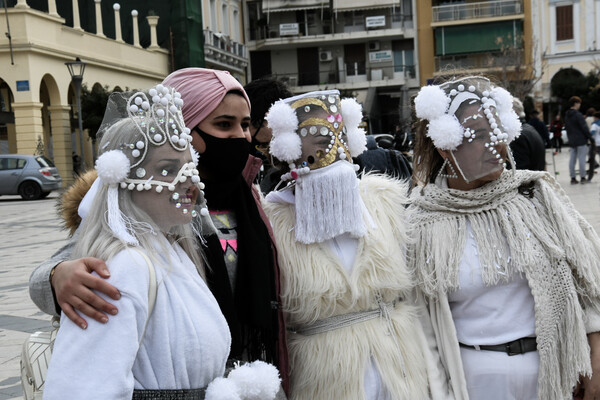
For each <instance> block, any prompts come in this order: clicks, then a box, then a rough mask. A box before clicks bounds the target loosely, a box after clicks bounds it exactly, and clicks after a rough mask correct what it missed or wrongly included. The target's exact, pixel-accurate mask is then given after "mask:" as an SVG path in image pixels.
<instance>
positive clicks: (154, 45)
mask: <svg viewBox="0 0 600 400" xmlns="http://www.w3.org/2000/svg"><path fill="white" fill-rule="evenodd" d="M146 21H148V25H150V47H148V49H151V50H154V49H159V48H160V47H159V46H158V40H157V39H156V25H158V16H156V15H148V16H147V17H146Z"/></svg>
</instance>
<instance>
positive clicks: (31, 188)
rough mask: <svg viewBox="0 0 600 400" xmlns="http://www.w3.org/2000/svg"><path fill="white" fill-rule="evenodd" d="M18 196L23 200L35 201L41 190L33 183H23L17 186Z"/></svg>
mask: <svg viewBox="0 0 600 400" xmlns="http://www.w3.org/2000/svg"><path fill="white" fill-rule="evenodd" d="M19 195H21V197H22V198H23V199H24V200H37V199H39V198H40V196H41V195H42V188H41V187H40V185H38V184H37V183H35V182H31V181H28V182H23V183H21V186H19Z"/></svg>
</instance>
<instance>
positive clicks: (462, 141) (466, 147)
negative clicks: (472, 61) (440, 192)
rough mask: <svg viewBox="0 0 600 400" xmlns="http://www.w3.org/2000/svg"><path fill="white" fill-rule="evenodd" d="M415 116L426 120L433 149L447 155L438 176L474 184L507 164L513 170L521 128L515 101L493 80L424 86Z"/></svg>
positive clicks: (474, 79)
mask: <svg viewBox="0 0 600 400" xmlns="http://www.w3.org/2000/svg"><path fill="white" fill-rule="evenodd" d="M415 111H416V114H417V117H419V118H422V119H426V120H428V122H429V123H428V125H427V133H426V135H427V136H428V137H429V138H431V140H432V141H433V144H434V146H435V147H436V148H438V149H440V150H445V151H449V156H446V157H445V160H444V164H443V165H442V167H441V169H440V171H439V172H438V176H443V177H447V178H458V175H457V172H458V173H459V174H460V175H461V176H462V178H463V179H464V180H465V181H466V182H470V181H473V180H476V179H479V178H482V177H484V176H487V175H489V174H491V173H494V172H496V171H500V170H502V169H503V168H505V167H506V164H507V161H511V164H513V166H514V162H512V154H511V152H510V147H509V146H508V144H509V143H510V142H512V141H513V140H514V139H515V138H516V137H518V136H519V135H520V132H521V122H520V121H519V117H518V116H517V114H516V113H515V112H514V111H513V97H512V96H511V95H510V93H509V92H508V91H506V90H505V89H502V88H499V87H494V86H493V85H492V84H491V83H490V81H489V79H487V78H484V77H481V76H471V77H466V78H462V79H458V80H454V81H450V82H447V83H444V84H442V85H439V86H425V87H423V88H421V90H420V91H419V94H418V95H417V97H416V98H415ZM449 158H451V159H452V161H453V162H452V163H450V160H449ZM455 167H456V169H457V170H458V171H455V170H454V168H455ZM448 169H449V174H447V172H448Z"/></svg>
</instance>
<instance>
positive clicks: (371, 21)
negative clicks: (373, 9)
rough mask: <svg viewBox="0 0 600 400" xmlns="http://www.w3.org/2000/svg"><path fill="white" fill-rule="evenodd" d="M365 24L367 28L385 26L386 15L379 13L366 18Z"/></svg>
mask: <svg viewBox="0 0 600 400" xmlns="http://www.w3.org/2000/svg"><path fill="white" fill-rule="evenodd" d="M365 25H366V26H367V28H376V27H378V26H385V15H378V16H376V17H367V18H365Z"/></svg>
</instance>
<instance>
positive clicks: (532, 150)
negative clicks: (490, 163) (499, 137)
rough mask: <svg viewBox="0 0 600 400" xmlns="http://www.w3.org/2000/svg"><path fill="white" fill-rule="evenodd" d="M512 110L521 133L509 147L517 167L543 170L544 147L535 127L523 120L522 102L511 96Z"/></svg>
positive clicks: (544, 165)
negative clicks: (518, 122) (516, 116)
mask: <svg viewBox="0 0 600 400" xmlns="http://www.w3.org/2000/svg"><path fill="white" fill-rule="evenodd" d="M513 110H514V111H515V113H516V114H517V115H518V116H519V120H520V121H521V124H522V125H521V135H520V136H519V137H518V138H516V139H515V140H513V141H512V143H511V144H510V149H511V150H512V152H513V158H514V160H515V164H516V168H517V169H529V170H532V171H544V170H545V169H546V147H545V146H544V142H543V141H542V138H541V137H540V135H539V133H538V132H537V131H536V130H535V128H534V127H533V126H531V125H529V124H528V123H526V122H525V112H524V110H523V103H522V102H521V100H519V99H517V98H513Z"/></svg>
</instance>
